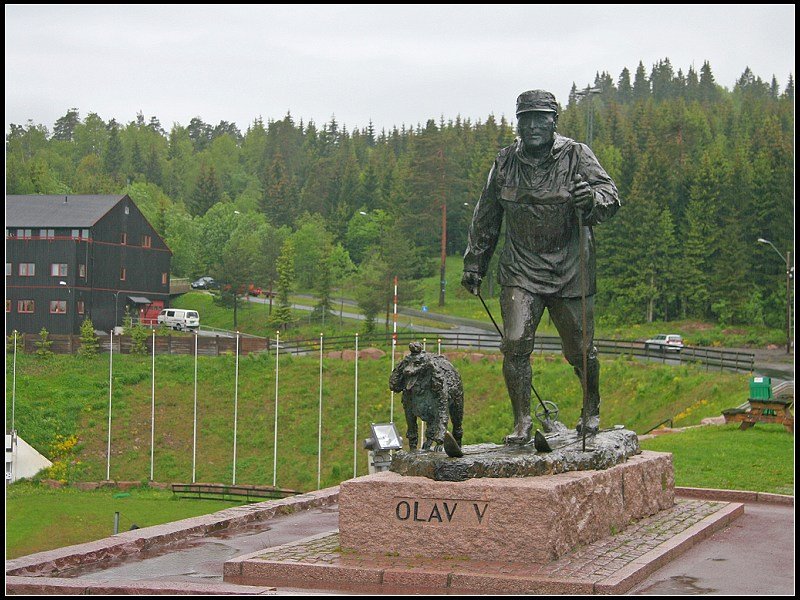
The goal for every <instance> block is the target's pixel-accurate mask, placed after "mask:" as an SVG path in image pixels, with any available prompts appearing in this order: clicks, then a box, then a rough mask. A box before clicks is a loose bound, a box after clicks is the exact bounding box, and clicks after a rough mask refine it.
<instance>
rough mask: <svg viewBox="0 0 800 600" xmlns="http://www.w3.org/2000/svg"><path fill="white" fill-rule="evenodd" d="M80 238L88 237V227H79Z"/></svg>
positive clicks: (85, 238) (86, 238)
mask: <svg viewBox="0 0 800 600" xmlns="http://www.w3.org/2000/svg"><path fill="white" fill-rule="evenodd" d="M81 238H82V239H84V240H88V239H89V230H88V229H81Z"/></svg>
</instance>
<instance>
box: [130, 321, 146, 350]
mask: <svg viewBox="0 0 800 600" xmlns="http://www.w3.org/2000/svg"><path fill="white" fill-rule="evenodd" d="M129 331H130V334H131V354H147V338H148V337H149V336H150V330H149V329H147V328H146V327H143V326H142V325H134V326H133V327H131V328H130V330H129Z"/></svg>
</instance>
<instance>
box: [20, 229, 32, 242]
mask: <svg viewBox="0 0 800 600" xmlns="http://www.w3.org/2000/svg"><path fill="white" fill-rule="evenodd" d="M17 237H18V238H20V239H22V240H29V239H30V238H31V230H30V229H17Z"/></svg>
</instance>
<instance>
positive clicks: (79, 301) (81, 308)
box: [78, 300, 84, 315]
mask: <svg viewBox="0 0 800 600" xmlns="http://www.w3.org/2000/svg"><path fill="white" fill-rule="evenodd" d="M83 313H84V306H83V300H78V314H79V315H82V314H83Z"/></svg>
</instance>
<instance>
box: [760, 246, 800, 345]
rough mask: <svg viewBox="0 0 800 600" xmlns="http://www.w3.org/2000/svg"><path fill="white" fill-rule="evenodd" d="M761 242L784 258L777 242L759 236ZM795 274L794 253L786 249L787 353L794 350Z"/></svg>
mask: <svg viewBox="0 0 800 600" xmlns="http://www.w3.org/2000/svg"><path fill="white" fill-rule="evenodd" d="M758 242H759V243H761V244H769V245H770V246H772V249H773V250H775V252H777V254H778V256H780V257H781V261H783V260H784V257H783V253H781V251H780V250H778V249H777V248H776V247H775V244H773V243H772V242H770V241H769V240H765V239H764V238H758ZM793 275H794V268H793V267H792V253H791V251H790V250H787V251H786V354H791V352H792V276H793Z"/></svg>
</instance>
